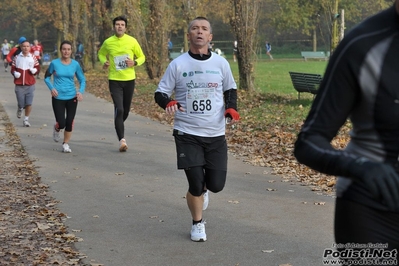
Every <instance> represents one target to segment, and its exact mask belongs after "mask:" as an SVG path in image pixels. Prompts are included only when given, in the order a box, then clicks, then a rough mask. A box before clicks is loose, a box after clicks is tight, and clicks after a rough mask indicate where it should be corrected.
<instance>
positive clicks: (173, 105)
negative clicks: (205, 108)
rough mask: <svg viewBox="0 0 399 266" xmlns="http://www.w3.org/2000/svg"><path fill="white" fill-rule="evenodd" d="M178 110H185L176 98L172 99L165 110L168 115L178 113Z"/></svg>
mask: <svg viewBox="0 0 399 266" xmlns="http://www.w3.org/2000/svg"><path fill="white" fill-rule="evenodd" d="M178 110H180V111H182V112H184V109H183V107H181V105H180V103H178V102H177V101H176V100H172V101H170V102H169V103H168V104H167V105H166V108H165V111H166V113H167V114H168V115H173V114H174V113H176V112H177V111H178Z"/></svg>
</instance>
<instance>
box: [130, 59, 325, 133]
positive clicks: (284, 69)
mask: <svg viewBox="0 0 399 266" xmlns="http://www.w3.org/2000/svg"><path fill="white" fill-rule="evenodd" d="M228 61H229V63H230V66H231V69H232V71H233V75H234V77H235V79H236V82H237V83H238V82H239V79H238V64H237V63H236V62H234V61H233V60H232V59H228ZM326 65H327V61H319V60H309V61H304V60H301V59H298V58H295V59H275V60H269V59H261V60H259V61H257V62H256V64H255V68H254V69H255V70H254V77H255V81H254V82H255V87H256V90H255V93H254V92H245V91H240V92H239V94H240V96H241V97H240V101H239V112H240V114H241V115H242V116H243V117H245V119H247V120H250V121H251V123H252V124H253V125H256V126H255V127H254V128H253V130H267V129H268V128H269V127H270V126H284V127H286V128H293V127H292V125H296V124H298V123H301V122H302V121H303V120H304V119H305V117H306V115H307V114H308V112H309V108H310V106H311V104H312V102H313V99H314V97H313V95H312V94H310V93H301V99H300V100H298V94H297V92H296V90H295V89H294V88H293V86H292V82H291V79H290V76H289V73H288V72H289V71H295V72H305V73H315V74H323V73H324V70H325V68H326ZM137 71H138V72H141V73H142V74H143V75H146V74H145V69H144V67H140V68H138V69H137ZM155 87H156V84H151V83H149V84H147V85H144V86H141V87H140V89H141V90H142V91H141V92H142V93H148V95H150V96H149V98H150V99H149V101H152V100H153V99H152V97H153V92H154V90H155ZM293 130H294V129H293Z"/></svg>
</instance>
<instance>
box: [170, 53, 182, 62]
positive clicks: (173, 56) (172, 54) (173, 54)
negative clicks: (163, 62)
mask: <svg viewBox="0 0 399 266" xmlns="http://www.w3.org/2000/svg"><path fill="white" fill-rule="evenodd" d="M179 55H181V53H180V52H171V53H170V55H169V59H170V60H173V59H176V58H177V57H178V56H179Z"/></svg>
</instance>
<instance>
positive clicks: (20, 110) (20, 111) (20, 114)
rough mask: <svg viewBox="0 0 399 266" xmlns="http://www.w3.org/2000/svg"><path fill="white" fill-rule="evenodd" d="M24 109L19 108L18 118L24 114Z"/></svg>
mask: <svg viewBox="0 0 399 266" xmlns="http://www.w3.org/2000/svg"><path fill="white" fill-rule="evenodd" d="M22 110H23V109H20V108H18V110H17V117H18V118H21V116H22Z"/></svg>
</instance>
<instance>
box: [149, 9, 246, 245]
mask: <svg viewBox="0 0 399 266" xmlns="http://www.w3.org/2000/svg"><path fill="white" fill-rule="evenodd" d="M187 38H188V41H189V43H190V49H189V51H188V52H187V53H184V54H182V55H181V56H179V57H178V58H176V59H174V60H173V61H172V62H171V63H170V64H169V66H168V68H167V69H166V72H165V74H164V76H163V77H162V79H161V81H160V83H159V85H158V88H157V90H156V92H155V101H156V102H157V103H158V105H159V106H160V107H162V108H164V109H165V111H166V113H167V114H169V115H174V130H173V136H174V138H175V143H176V151H177V167H178V169H184V171H185V173H186V177H187V180H188V192H187V196H186V200H187V205H188V208H189V209H190V212H191V216H192V219H193V224H192V227H191V240H192V241H197V242H198V241H206V239H207V238H206V233H205V221H204V220H203V218H202V211H203V210H205V209H206V208H207V205H208V190H210V191H212V192H214V193H217V192H219V191H221V190H222V189H223V188H224V185H225V182H226V175H227V143H226V138H225V126H226V125H225V118H226V117H229V118H231V123H234V122H235V121H238V120H239V119H240V115H239V114H238V112H237V85H236V82H235V81H234V78H233V75H232V73H231V69H230V65H229V63H228V62H227V60H226V59H225V58H223V57H221V56H219V55H217V54H215V53H213V52H211V51H210V50H208V43H210V42H211V41H212V27H211V25H210V23H209V21H208V20H207V19H206V18H204V17H197V18H195V19H194V20H193V21H191V22H190V24H189V27H188V34H187ZM173 92H174V93H175V96H176V99H175V100H172V99H171V98H170V97H171V95H172V94H173Z"/></svg>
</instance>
